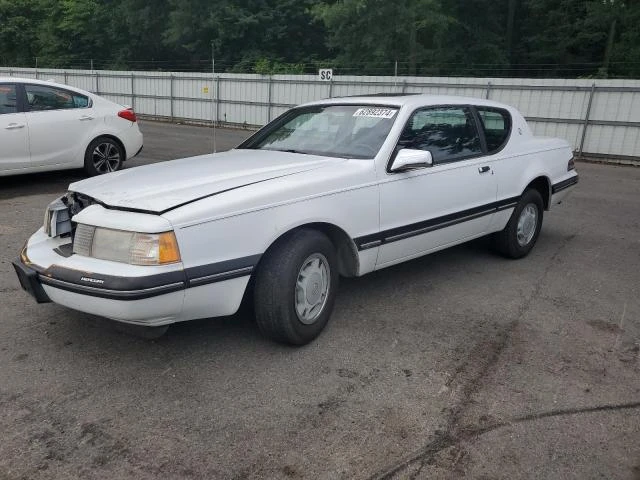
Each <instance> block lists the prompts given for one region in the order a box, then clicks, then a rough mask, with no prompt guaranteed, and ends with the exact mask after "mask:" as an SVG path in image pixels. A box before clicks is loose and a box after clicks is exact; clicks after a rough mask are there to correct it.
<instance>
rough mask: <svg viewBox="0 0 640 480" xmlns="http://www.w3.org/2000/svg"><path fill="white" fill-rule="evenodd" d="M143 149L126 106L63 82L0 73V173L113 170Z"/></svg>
mask: <svg viewBox="0 0 640 480" xmlns="http://www.w3.org/2000/svg"><path fill="white" fill-rule="evenodd" d="M140 150H142V133H140V129H139V128H138V123H137V122H136V114H135V113H134V111H133V110H132V109H131V108H127V107H123V106H122V105H118V104H117V103H113V102H111V101H109V100H107V99H105V98H102V97H99V96H98V95H94V94H93V93H89V92H86V91H84V90H80V89H77V88H73V87H69V86H67V85H59V84H57V83H53V82H45V81H39V80H32V79H26V78H13V77H0V176H3V175H16V174H21V173H31V172H42V171H46V170H62V169H67V168H83V167H84V169H85V170H86V172H87V174H89V175H91V176H93V175H99V174H102V173H108V172H114V171H116V170H119V169H120V168H121V167H122V164H123V162H124V161H125V160H128V159H130V158H132V157H134V156H136V155H137V154H138V153H139V152H140Z"/></svg>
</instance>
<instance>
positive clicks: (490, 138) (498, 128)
mask: <svg viewBox="0 0 640 480" xmlns="http://www.w3.org/2000/svg"><path fill="white" fill-rule="evenodd" d="M476 108H477V110H478V114H479V115H480V120H481V121H482V127H483V128H484V136H485V138H486V140H487V150H488V153H489V154H491V153H496V152H498V151H499V150H501V149H502V148H503V147H504V145H505V144H506V143H507V140H508V139H509V133H510V132H511V116H510V115H509V112H507V111H506V110H501V109H497V108H486V107H476Z"/></svg>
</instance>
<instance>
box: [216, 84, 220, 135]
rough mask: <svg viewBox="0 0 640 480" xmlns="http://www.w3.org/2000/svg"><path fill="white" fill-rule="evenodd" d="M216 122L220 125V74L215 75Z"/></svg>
mask: <svg viewBox="0 0 640 480" xmlns="http://www.w3.org/2000/svg"><path fill="white" fill-rule="evenodd" d="M216 124H217V125H220V75H218V76H217V77H216Z"/></svg>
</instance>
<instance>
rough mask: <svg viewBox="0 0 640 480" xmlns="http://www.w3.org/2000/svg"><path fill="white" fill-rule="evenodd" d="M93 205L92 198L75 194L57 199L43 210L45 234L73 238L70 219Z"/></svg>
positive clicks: (73, 229)
mask: <svg viewBox="0 0 640 480" xmlns="http://www.w3.org/2000/svg"><path fill="white" fill-rule="evenodd" d="M93 203H95V202H94V200H93V199H92V198H90V197H87V196H86V195H82V194H80V193H75V192H67V194H65V195H63V196H62V197H60V198H57V199H56V200H54V201H53V202H51V203H50V204H49V205H48V206H47V209H46V210H45V214H44V231H45V233H46V234H47V235H48V236H49V237H62V238H65V237H73V234H74V231H75V226H74V225H73V223H72V222H71V219H72V218H73V216H74V215H77V214H78V213H80V212H81V211H82V210H84V209H85V208H87V207H88V206H89V205H92V204H93Z"/></svg>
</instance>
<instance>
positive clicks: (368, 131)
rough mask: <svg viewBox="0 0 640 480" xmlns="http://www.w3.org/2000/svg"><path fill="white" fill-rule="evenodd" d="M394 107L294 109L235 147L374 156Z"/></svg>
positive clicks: (394, 109)
mask: <svg viewBox="0 0 640 480" xmlns="http://www.w3.org/2000/svg"><path fill="white" fill-rule="evenodd" d="M397 113H398V108H397V107H380V106H372V105H369V106H367V105H326V106H325V105H323V106H315V107H305V108H296V109H293V110H291V111H289V112H287V113H286V114H285V115H283V116H282V117H280V118H279V119H277V120H275V121H274V122H273V123H272V124H270V125H267V127H265V128H264V129H263V130H262V131H260V132H258V133H257V134H256V135H255V137H252V138H251V139H249V140H248V141H247V142H245V143H244V144H242V145H240V146H239V147H238V148H251V149H259V150H279V151H283V152H293V153H306V154H309V155H324V156H327V157H340V158H361V159H369V158H374V157H375V156H376V155H377V153H378V151H379V150H380V147H382V144H383V143H384V141H385V139H386V138H387V135H388V134H389V131H390V130H391V126H392V125H393V122H394V121H395V119H396V116H397V115H396V114H397Z"/></svg>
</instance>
